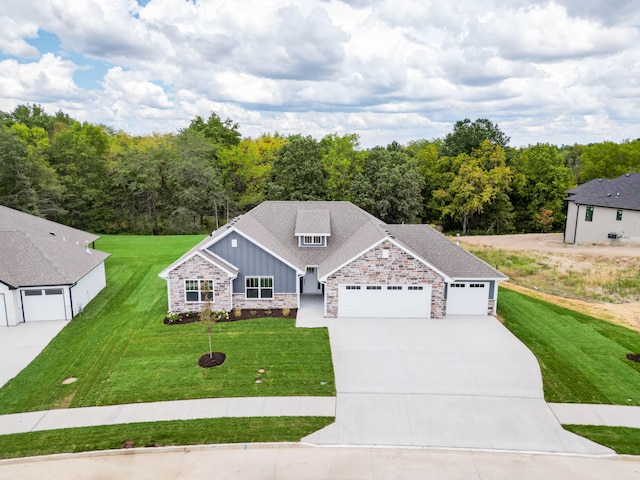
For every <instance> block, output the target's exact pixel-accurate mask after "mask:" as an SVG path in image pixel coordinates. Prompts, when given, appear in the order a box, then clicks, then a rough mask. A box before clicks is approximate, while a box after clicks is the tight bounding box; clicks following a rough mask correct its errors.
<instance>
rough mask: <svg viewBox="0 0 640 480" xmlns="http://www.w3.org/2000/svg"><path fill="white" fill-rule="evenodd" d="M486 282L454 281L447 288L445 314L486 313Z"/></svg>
mask: <svg viewBox="0 0 640 480" xmlns="http://www.w3.org/2000/svg"><path fill="white" fill-rule="evenodd" d="M488 301H489V283H488V282H456V283H451V284H449V286H448V289H447V315H486V314H487V309H488Z"/></svg>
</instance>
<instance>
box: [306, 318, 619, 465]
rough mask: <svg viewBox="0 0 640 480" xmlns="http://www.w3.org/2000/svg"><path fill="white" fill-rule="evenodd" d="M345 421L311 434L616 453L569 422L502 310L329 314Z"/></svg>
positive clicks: (315, 439)
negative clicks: (486, 313) (559, 414)
mask: <svg viewBox="0 0 640 480" xmlns="http://www.w3.org/2000/svg"><path fill="white" fill-rule="evenodd" d="M329 335H330V339H331V351H332V355H333V363H334V369H335V375H336V389H337V392H338V395H337V409H336V422H335V423H334V424H332V425H329V426H328V427H326V428H324V429H322V430H320V431H318V432H315V433H313V434H311V435H309V436H307V437H306V438H304V439H303V441H306V442H309V443H313V444H318V445H339V444H342V445H345V444H346V445H395V446H427V447H453V448H479V449H499V450H524V451H542V452H566V453H584V454H610V453H612V451H611V450H609V449H607V448H605V447H602V446H600V445H597V444H595V443H593V442H591V441H589V440H586V439H583V438H582V437H579V436H577V435H574V434H572V433H570V432H567V431H565V430H563V429H562V427H561V426H560V424H559V423H558V421H557V420H556V418H555V416H554V415H553V413H552V412H551V410H550V409H549V407H548V406H547V404H546V402H545V401H544V397H543V391H542V377H541V374H540V368H539V365H538V362H537V360H536V358H535V357H534V356H533V354H532V353H531V352H530V351H529V350H528V349H527V348H526V347H525V346H524V344H522V342H520V341H519V340H518V339H517V338H516V337H515V336H513V335H512V334H511V332H509V331H508V330H507V329H506V328H505V327H504V326H503V325H502V324H501V323H500V322H499V321H498V320H497V319H495V318H494V317H483V316H450V317H447V318H444V319H428V320H425V319H409V318H338V319H331V320H330V321H329Z"/></svg>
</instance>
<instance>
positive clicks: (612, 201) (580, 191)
mask: <svg viewBox="0 0 640 480" xmlns="http://www.w3.org/2000/svg"><path fill="white" fill-rule="evenodd" d="M567 193H568V194H569V196H568V197H567V198H565V200H567V201H569V202H575V203H578V204H580V205H593V206H596V207H609V208H622V209H625V210H640V173H631V174H626V175H621V176H620V177H618V178H614V179H611V180H608V179H602V178H596V179H594V180H591V181H590V182H587V183H583V184H582V185H579V186H577V187H576V188H572V189H571V190H569V191H567Z"/></svg>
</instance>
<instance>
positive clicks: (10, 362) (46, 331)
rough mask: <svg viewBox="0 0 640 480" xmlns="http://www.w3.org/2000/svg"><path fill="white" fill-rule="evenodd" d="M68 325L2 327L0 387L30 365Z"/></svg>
mask: <svg viewBox="0 0 640 480" xmlns="http://www.w3.org/2000/svg"><path fill="white" fill-rule="evenodd" d="M68 323H69V322H67V321H65V320H59V321H51V322H30V323H21V324H19V325H16V326H15V327H4V326H3V327H0V387H2V386H3V385H4V384H5V383H7V382H8V381H9V380H11V379H12V378H13V377H15V376H16V375H17V374H18V373H20V372H21V371H22V369H23V368H24V367H26V366H27V365H29V364H30V363H31V361H32V360H33V359H34V358H36V357H37V356H38V355H39V354H40V352H42V350H43V349H44V347H46V346H47V345H48V344H49V342H50V341H51V340H53V338H54V337H55V336H56V335H57V334H58V333H59V332H60V330H62V329H63V328H64V327H65V325H67V324H68Z"/></svg>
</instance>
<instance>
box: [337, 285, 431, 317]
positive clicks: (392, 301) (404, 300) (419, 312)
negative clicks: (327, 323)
mask: <svg viewBox="0 0 640 480" xmlns="http://www.w3.org/2000/svg"><path fill="white" fill-rule="evenodd" d="M338 295H339V296H338V316H339V317H419V318H429V317H430V316H431V285H340V286H339V287H338Z"/></svg>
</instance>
